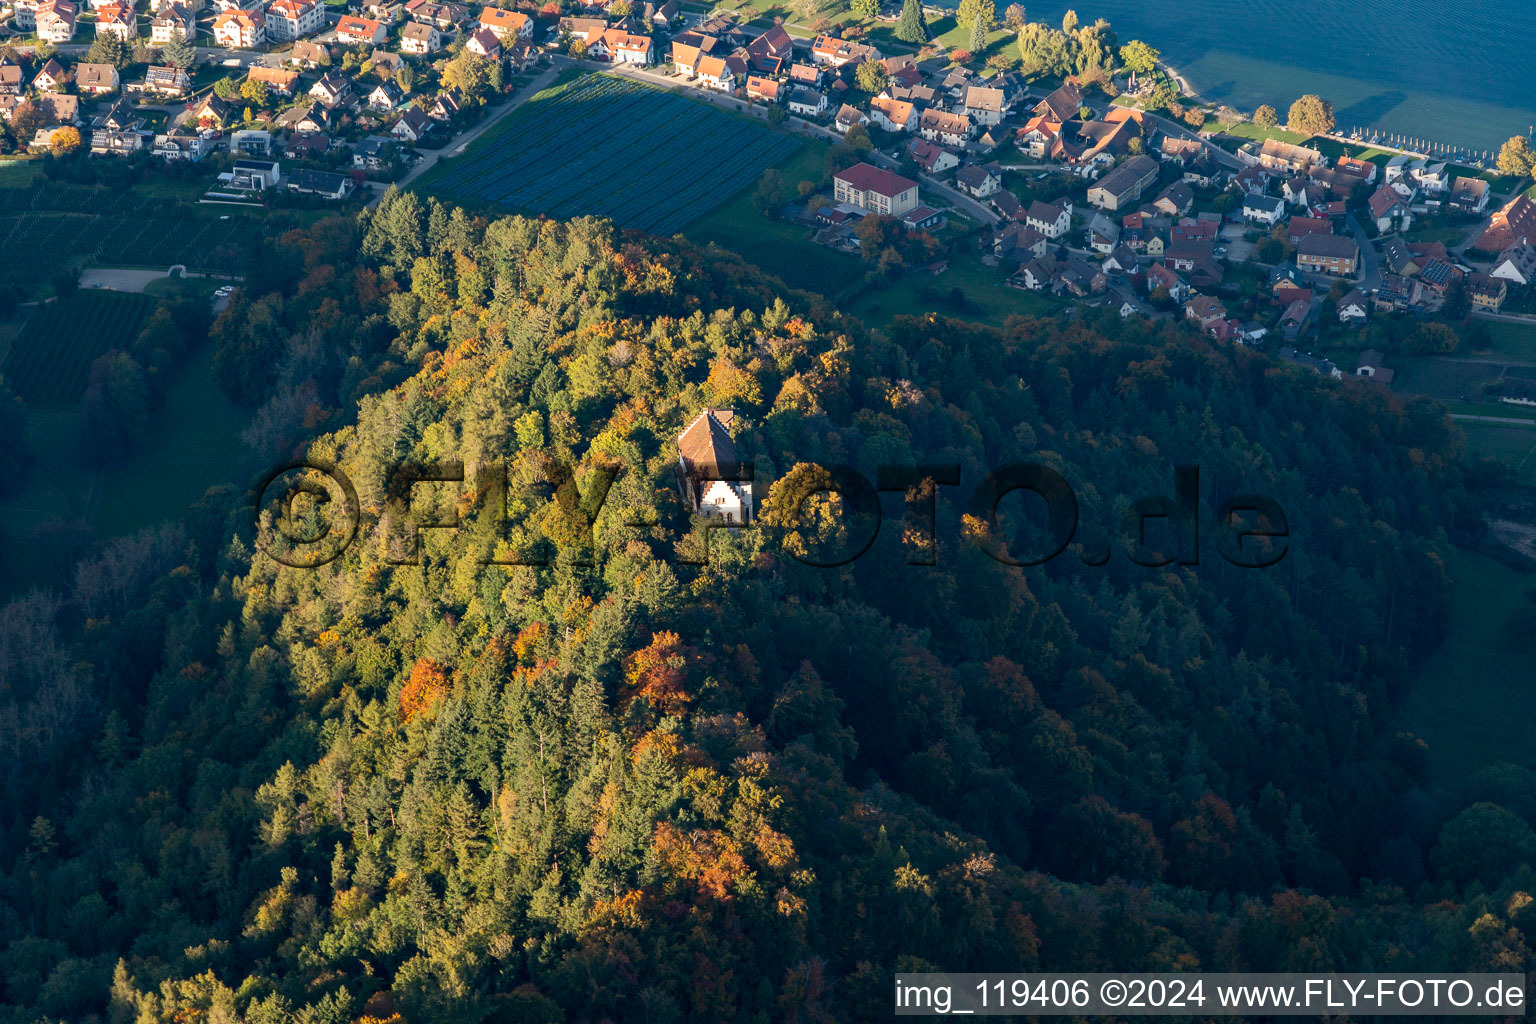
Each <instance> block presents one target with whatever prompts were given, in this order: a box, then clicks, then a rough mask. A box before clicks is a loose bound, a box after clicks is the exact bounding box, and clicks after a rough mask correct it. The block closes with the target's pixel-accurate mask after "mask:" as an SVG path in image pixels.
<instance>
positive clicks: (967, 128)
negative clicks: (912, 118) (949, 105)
mask: <svg viewBox="0 0 1536 1024" xmlns="http://www.w3.org/2000/svg"><path fill="white" fill-rule="evenodd" d="M917 130H918V134H920V135H922V137H923V138H925V139H927V140H929V141H930V142H938V143H941V144H942V145H945V146H954V147H956V148H960V147H963V146H964V145H965V143H966V140H967V139H969V138H970V137H971V119H970V118H968V117H966V116H965V115H964V114H952V113H949V112H947V111H943V110H925V111H923V113H922V117H921V118H920V119H919V120H918V129H917Z"/></svg>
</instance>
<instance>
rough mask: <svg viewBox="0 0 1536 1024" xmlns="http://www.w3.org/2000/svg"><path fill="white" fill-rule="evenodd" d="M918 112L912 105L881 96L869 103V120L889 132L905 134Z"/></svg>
mask: <svg viewBox="0 0 1536 1024" xmlns="http://www.w3.org/2000/svg"><path fill="white" fill-rule="evenodd" d="M915 110H916V108H915V107H913V106H912V104H910V103H906V102H903V101H902V100H893V99H890V98H888V97H884V96H879V97H876V98H875V99H872V100H870V101H869V119H870V120H871V121H873V122H874V123H875V124H876V126H878V127H880V128H882V129H884V130H885V131H888V132H904V131H906V130H907V129H908V128H909V127H911V124H912V120H913V118H912V115H913V113H914V111H915Z"/></svg>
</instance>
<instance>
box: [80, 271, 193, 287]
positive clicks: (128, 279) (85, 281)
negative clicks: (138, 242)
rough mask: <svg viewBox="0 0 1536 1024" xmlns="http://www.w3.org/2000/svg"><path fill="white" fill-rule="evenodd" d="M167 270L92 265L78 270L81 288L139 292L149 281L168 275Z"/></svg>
mask: <svg viewBox="0 0 1536 1024" xmlns="http://www.w3.org/2000/svg"><path fill="white" fill-rule="evenodd" d="M170 273H171V272H170V271H169V270H129V269H116V268H111V267H92V268H90V269H88V270H82V271H81V272H80V287H81V288H107V289H110V290H112V291H114V292H141V291H143V290H144V286H145V285H147V284H149V282H151V281H158V280H160V279H161V278H162V277H169V276H170Z"/></svg>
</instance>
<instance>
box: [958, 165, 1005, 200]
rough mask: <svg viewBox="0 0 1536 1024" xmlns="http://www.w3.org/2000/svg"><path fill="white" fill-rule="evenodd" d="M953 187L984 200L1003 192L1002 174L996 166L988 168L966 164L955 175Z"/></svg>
mask: <svg viewBox="0 0 1536 1024" xmlns="http://www.w3.org/2000/svg"><path fill="white" fill-rule="evenodd" d="M955 186H956V187H957V188H959V189H960V191H962V192H964V193H966V194H967V195H970V196H974V197H975V198H977V199H985V198H987V197H988V196H991V195H996V194H997V193H998V192H1001V191H1002V190H1003V178H1002V172H1001V171H999V170H998V169H997V165H996V164H992V165H991V166H990V167H979V166H977V165H976V164H967V165H966V166H964V167H962V168H960V170H959V172H958V173H957V174H956V175H955Z"/></svg>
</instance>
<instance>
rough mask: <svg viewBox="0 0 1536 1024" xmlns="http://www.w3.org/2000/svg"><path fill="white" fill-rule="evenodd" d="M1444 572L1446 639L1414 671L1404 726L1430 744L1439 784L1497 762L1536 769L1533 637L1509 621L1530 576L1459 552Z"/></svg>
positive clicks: (1535, 578)
mask: <svg viewBox="0 0 1536 1024" xmlns="http://www.w3.org/2000/svg"><path fill="white" fill-rule="evenodd" d="M1448 569H1449V571H1450V573H1451V577H1452V579H1453V581H1454V583H1453V586H1452V591H1451V614H1450V622H1449V624H1448V627H1447V630H1446V642H1445V644H1444V646H1443V647H1441V649H1440V650H1439V651H1437V652H1436V653H1435V654H1434V655H1433V656H1432V657H1431V658H1430V659H1429V661H1428V662H1426V663H1425V665H1424V667H1423V670H1422V671H1421V672H1420V673H1419V678H1418V680H1417V681H1416V682H1415V683H1414V687H1413V691H1412V693H1411V694H1410V695H1409V698H1408V700H1407V702H1406V703H1405V705H1404V708H1403V713H1402V726H1403V728H1405V729H1407V730H1409V731H1411V732H1413V733H1414V734H1415V735H1417V736H1418V737H1420V738H1421V739H1422V740H1424V741H1425V742H1426V743H1427V744H1428V745H1429V756H1430V765H1431V768H1432V770H1433V771H1434V774H1435V775H1436V776H1438V777H1439V778H1441V779H1446V780H1453V779H1458V778H1463V777H1465V776H1466V775H1467V774H1470V773H1471V772H1475V771H1477V770H1478V769H1479V768H1482V767H1483V766H1484V765H1487V764H1491V763H1493V762H1495V761H1501V760H1507V761H1515V762H1518V763H1521V764H1526V765H1536V747H1533V746H1532V744H1531V736H1530V723H1531V719H1532V716H1533V715H1536V687H1533V686H1532V685H1531V660H1532V658H1536V635H1533V634H1532V633H1531V632H1530V631H1529V630H1528V629H1521V628H1519V626H1518V624H1517V620H1516V616H1515V613H1516V610H1517V609H1519V608H1520V607H1521V606H1522V605H1523V604H1524V603H1525V601H1526V598H1525V592H1526V591H1527V590H1530V589H1531V588H1533V587H1536V575H1533V574H1530V573H1523V572H1518V571H1516V570H1514V569H1511V568H1509V567H1508V566H1506V565H1504V564H1503V563H1501V562H1498V561H1495V560H1494V559H1492V558H1489V557H1487V556H1486V555H1480V554H1474V553H1471V552H1468V551H1462V550H1459V549H1457V550H1454V551H1453V552H1452V555H1451V558H1450V562H1449V565H1448Z"/></svg>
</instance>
